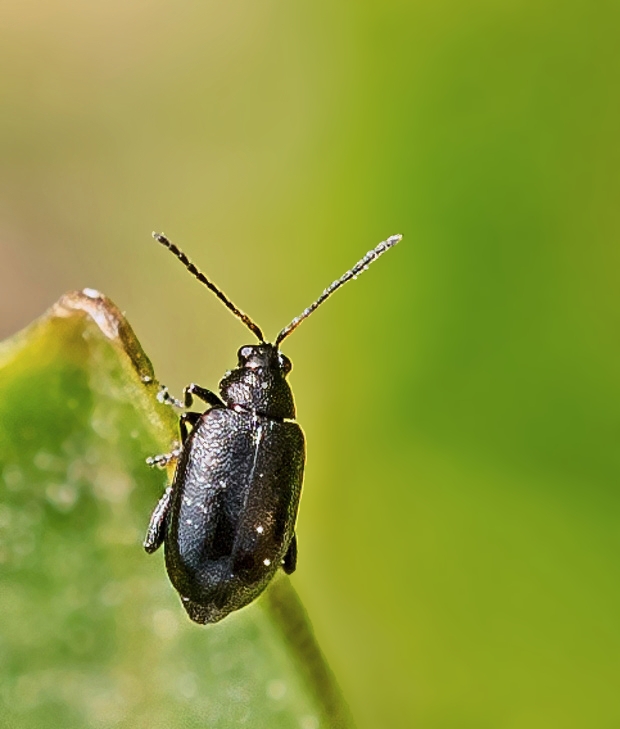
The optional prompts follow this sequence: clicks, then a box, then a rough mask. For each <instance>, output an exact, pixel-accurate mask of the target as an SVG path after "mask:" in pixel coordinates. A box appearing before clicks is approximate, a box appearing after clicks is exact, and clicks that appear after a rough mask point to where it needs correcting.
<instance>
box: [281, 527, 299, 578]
mask: <svg viewBox="0 0 620 729" xmlns="http://www.w3.org/2000/svg"><path fill="white" fill-rule="evenodd" d="M282 569H283V570H284V572H285V573H286V574H287V575H292V574H293V572H295V570H296V569H297V534H293V538H292V539H291V543H290V544H289V545H288V551H287V552H286V554H285V555H284V559H283V560H282Z"/></svg>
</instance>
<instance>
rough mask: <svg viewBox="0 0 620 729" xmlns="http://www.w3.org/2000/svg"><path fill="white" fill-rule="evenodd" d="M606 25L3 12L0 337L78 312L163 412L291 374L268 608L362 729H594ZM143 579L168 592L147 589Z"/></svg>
mask: <svg viewBox="0 0 620 729" xmlns="http://www.w3.org/2000/svg"><path fill="white" fill-rule="evenodd" d="M619 22H620V8H619V6H618V4H617V3H607V2H594V3H592V2H586V1H585V0H583V1H582V2H562V3H560V2H543V3H540V2H536V3H534V2H520V3H519V2H504V3H499V2H494V3H493V2H471V3H458V2H455V1H454V0H447V1H446V2H436V3H432V4H429V3H419V2H403V0H400V1H399V0H384V2H367V1H366V2H364V1H362V2H349V3H347V2H341V1H339V0H336V1H335V2H334V1H332V2H329V3H328V2H322V1H321V2H301V3H299V2H297V3H291V2H280V1H278V0H271V1H270V2H255V1H253V2H250V1H248V0H232V1H229V2H212V1H208V2H205V1H203V2H190V1H186V0H177V1H176V2H172V0H159V1H157V2H156V1H154V0H153V1H151V2H148V1H147V0H124V1H123V2H118V1H117V0H111V1H110V2H107V3H104V4H101V3H97V4H96V3H92V2H78V1H77V0H74V1H73V2H71V1H69V0H65V1H64V2H63V1H61V0H49V1H48V2H32V1H31V0H21V1H20V2H15V1H13V2H9V3H5V4H4V6H3V10H2V20H1V21H0V65H1V69H2V71H1V74H0V106H1V108H0V150H1V152H0V154H1V160H2V163H1V165H0V185H1V187H0V254H1V261H2V265H1V266H0V334H2V335H8V334H10V333H12V332H14V331H16V330H17V329H19V328H21V327H22V326H24V325H25V324H27V323H28V322H29V321H30V320H31V319H32V318H34V317H35V316H37V315H38V314H40V313H41V312H42V311H43V310H44V309H45V308H47V306H49V305H50V304H51V303H52V302H53V301H54V300H55V299H56V298H58V297H59V296H60V294H62V293H63V292H64V291H66V290H69V289H74V288H82V287H84V286H91V287H95V288H98V289H100V290H102V291H104V292H105V293H106V294H107V295H109V296H110V297H111V298H112V299H113V300H114V301H115V302H116V303H117V304H118V305H119V307H120V308H121V309H123V310H124V311H125V312H126V313H127V316H128V318H129V320H130V322H131V323H132V325H133V326H134V328H135V330H136V333H137V335H138V337H139V338H140V339H141V342H142V344H143V346H144V348H145V349H146V351H147V352H148V353H149V355H150V356H151V358H152V360H153V362H154V365H155V368H156V372H157V375H158V377H159V378H160V379H161V380H163V381H164V382H166V383H167V384H168V385H169V386H170V387H171V389H173V391H175V392H177V393H178V392H180V389H181V388H182V386H183V385H184V384H186V383H187V382H190V381H197V382H199V383H201V384H203V385H205V386H208V387H214V386H215V385H216V383H217V381H218V380H219V378H220V377H221V375H222V373H223V372H224V371H225V370H226V369H228V368H229V367H230V366H231V365H233V364H234V361H235V351H236V348H237V347H238V346H240V345H242V344H245V343H248V342H249V341H251V337H249V336H248V333H247V332H246V331H244V329H243V328H242V327H241V326H240V325H239V324H238V323H237V322H236V321H235V320H234V319H233V318H232V317H231V316H230V314H229V313H227V312H226V310H225V309H224V308H223V307H222V306H221V305H220V304H219V303H218V302H217V301H216V300H215V298H214V297H213V296H211V295H210V294H209V293H208V292H207V291H205V290H203V289H202V288H201V287H200V286H199V285H198V284H197V283H196V282H195V281H193V280H192V279H191V278H190V277H189V276H188V275H187V274H186V273H185V272H183V270H182V269H181V267H180V265H179V264H178V263H177V262H176V261H174V260H173V259H172V257H170V256H169V255H168V254H166V253H165V252H164V251H163V250H161V249H160V248H159V247H158V246H157V244H156V243H154V242H153V241H152V240H151V238H150V233H151V230H153V229H155V230H163V231H165V232H166V233H167V234H168V235H169V236H170V237H171V238H172V239H173V240H174V241H175V242H176V243H178V244H179V245H180V246H181V247H182V248H184V249H185V250H186V252H187V253H188V255H189V256H190V258H192V259H193V260H195V261H196V262H197V263H198V264H199V265H200V266H201V267H202V268H204V269H205V270H206V271H207V272H208V273H209V275H210V276H211V277H212V278H213V279H214V280H215V281H216V282H217V283H218V284H219V285H220V286H221V287H222V288H223V289H224V290H225V291H226V292H227V293H228V294H229V295H230V297H231V298H232V299H233V300H234V301H235V302H236V303H237V304H238V305H239V306H240V307H241V308H243V309H245V310H246V311H248V313H250V315H251V316H252V317H253V318H255V319H256V320H257V321H258V322H259V323H260V324H261V326H262V327H263V328H264V329H265V330H266V332H267V333H268V335H269V336H271V337H273V336H274V335H275V333H276V332H277V331H278V330H279V329H280V328H281V327H282V326H284V324H286V323H287V322H288V321H289V320H290V319H291V318H292V317H293V316H295V315H296V314H298V313H299V312H300V311H301V310H302V309H303V308H304V307H305V306H306V305H307V304H309V303H310V301H311V300H312V299H313V298H314V297H315V296H316V295H317V294H318V293H320V291H321V290H322V289H323V287H324V286H325V285H326V284H328V283H329V282H331V281H332V280H333V279H334V278H336V277H337V276H339V275H340V274H341V273H342V272H343V271H344V270H345V269H346V268H348V267H349V266H350V265H351V264H352V263H353V262H355V261H356V260H357V259H358V258H359V257H360V256H361V255H362V254H363V253H364V252H365V251H366V250H367V249H369V248H371V247H373V246H374V245H375V244H376V243H378V242H379V241H380V240H382V239H384V238H385V237H386V236H388V235H390V234H392V233H403V234H404V235H405V239H404V240H403V242H402V243H401V244H400V245H399V246H398V247H397V248H396V249H395V250H394V251H393V252H391V253H390V254H389V255H387V256H386V257H385V258H383V259H382V260H381V261H380V262H379V263H378V264H377V265H376V266H373V268H372V269H371V271H370V272H369V273H368V274H366V275H365V276H364V277H363V278H362V279H360V280H359V281H358V282H357V283H355V284H351V285H350V286H349V287H348V289H345V291H343V292H342V293H339V294H338V296H336V297H335V298H334V299H333V300H332V301H331V302H330V303H329V304H328V305H326V306H325V307H324V308H323V309H322V310H321V311H320V312H318V313H317V314H316V315H315V316H314V317H313V318H312V319H311V320H309V321H308V322H306V323H304V325H303V327H302V328H300V330H299V331H298V332H296V333H295V334H294V336H292V337H291V339H290V340H287V342H286V346H285V348H284V349H285V351H286V354H287V355H289V356H290V357H291V359H292V360H293V362H294V365H295V367H294V371H293V374H292V376H291V380H292V383H293V386H294V390H295V394H296V398H297V407H298V415H299V420H300V422H301V424H302V426H303V427H304V429H305V432H306V435H307V439H308V444H309V447H308V467H307V472H306V480H305V491H304V496H303V502H302V509H301V513H300V518H299V539H300V562H299V569H298V571H297V573H296V574H295V575H294V577H293V582H294V585H295V587H296V588H297V590H298V591H299V593H300V594H301V596H302V598H303V601H304V603H305V605H306V607H307V609H308V610H309V613H310V616H311V618H312V621H313V623H314V626H315V629H316V633H317V637H318V640H319V642H320V643H321V645H322V647H323V649H324V651H325V653H326V655H327V657H328V659H329V661H330V663H331V665H332V667H333V669H334V671H335V673H336V675H337V676H338V678H339V680H340V683H341V685H342V688H343V690H344V693H345V695H346V696H347V698H348V700H349V703H350V705H351V708H352V711H353V713H354V715H355V717H356V719H357V722H358V724H359V727H360V729H370V728H371V727H394V728H395V729H401V728H403V729H404V728H405V727H421V728H423V729H453V728H454V729H466V728H469V727H471V728H472V729H473V728H474V727H475V728H476V729H479V728H486V727H488V728H496V727H500V728H502V729H504V728H506V729H521V728H523V729H525V728H526V727H527V728H528V729H533V728H536V727H545V728H547V727H555V726H558V727H560V726H561V727H563V728H564V727H585V726H587V727H589V728H591V727H597V728H598V727H601V728H605V729H607V728H610V729H611V727H617V726H618V725H620V696H619V695H618V679H619V678H620V622H619V617H618V615H619V610H620V588H619V586H618V578H619V577H620V569H619V568H618V551H619V548H620V529H619V520H618V511H619V506H620V498H619V494H618V490H619V475H620V448H619V447H618V442H617V438H618V433H619V428H618V426H619V425H620V378H619V377H618V365H619V364H620V343H619V342H620V338H619V337H618V324H619V320H620V296H619V293H618V292H619V287H618V283H617V280H618V269H619V264H620V248H619V247H618V245H617V238H618V228H619V226H620V215H619V206H618V194H619V192H620V174H619V170H620V154H619V151H620V145H619V143H618V128H619V124H620V94H619V93H618V90H619V88H620V86H619V84H620V53H619V51H618V47H619V46H618V44H619V40H620V38H619V36H620V32H619V30H618V28H619V27H620V25H619ZM162 579H164V577H163V575H162Z"/></svg>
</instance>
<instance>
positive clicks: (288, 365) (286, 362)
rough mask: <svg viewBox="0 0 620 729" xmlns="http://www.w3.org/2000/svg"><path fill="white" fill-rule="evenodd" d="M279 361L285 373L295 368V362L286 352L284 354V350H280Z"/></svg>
mask: <svg viewBox="0 0 620 729" xmlns="http://www.w3.org/2000/svg"><path fill="white" fill-rule="evenodd" d="M278 361H279V362H280V368H281V369H282V372H284V374H285V375H288V373H289V372H290V371H291V370H292V369H293V363H292V362H291V360H290V359H289V358H288V357H287V356H286V355H285V354H282V352H278Z"/></svg>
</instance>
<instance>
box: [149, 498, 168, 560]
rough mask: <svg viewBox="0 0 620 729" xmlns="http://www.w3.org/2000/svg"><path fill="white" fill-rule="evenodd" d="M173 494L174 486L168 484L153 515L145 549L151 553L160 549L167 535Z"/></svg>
mask: <svg viewBox="0 0 620 729" xmlns="http://www.w3.org/2000/svg"><path fill="white" fill-rule="evenodd" d="M171 496H172V487H171V486H168V488H167V489H166V490H165V491H164V495H163V496H162V497H161V499H160V500H159V503H158V504H157V506H156V507H155V510H154V511H153V513H152V515H151V521H150V522H149V528H148V529H147V530H146V537H144V549H146V551H147V552H148V553H149V554H152V553H153V552H155V551H156V550H158V549H159V548H160V547H161V545H162V543H163V541H164V537H165V535H166V518H167V516H168V511H169V509H170V498H171Z"/></svg>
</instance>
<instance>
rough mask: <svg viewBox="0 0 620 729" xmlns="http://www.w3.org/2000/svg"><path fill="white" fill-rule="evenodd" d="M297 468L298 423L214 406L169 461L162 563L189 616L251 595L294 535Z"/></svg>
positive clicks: (209, 616)
mask: <svg viewBox="0 0 620 729" xmlns="http://www.w3.org/2000/svg"><path fill="white" fill-rule="evenodd" d="M303 467H304V437H303V433H302V431H301V428H300V427H299V426H298V425H297V424H296V423H291V422H282V421H277V420H272V419H270V418H266V417H263V416H260V415H251V414H248V413H244V412H235V411H234V410H232V409H229V408H218V407H216V408H212V409H211V410H208V411H207V412H206V413H204V415H203V416H202V417H201V419H200V421H199V423H198V424H197V425H196V427H195V428H194V430H193V431H192V433H191V434H190V436H189V438H188V440H187V442H186V444H185V446H184V448H183V453H182V455H181V459H180V461H179V464H178V466H177V471H176V476H175V480H174V485H173V489H172V503H171V508H170V518H169V520H168V528H167V532H166V539H165V551H166V567H167V570H168V575H169V576H170V581H171V582H172V584H173V585H174V587H175V588H176V589H177V591H178V592H179V594H180V596H181V600H182V601H183V605H184V607H185V609H186V610H187V612H188V614H189V616H190V617H191V619H192V620H194V621H196V622H198V623H213V622H216V621H218V620H221V619H222V618H223V617H225V616H226V615H228V613H230V612H232V611H233V610H237V609H238V608H241V607H243V606H244V605H247V604H248V603H249V602H251V601H252V600H253V599H254V598H255V597H257V595H259V594H260V593H261V592H262V591H263V590H264V589H265V587H266V586H267V584H268V583H269V581H270V580H271V579H272V577H273V576H274V574H275V572H276V570H277V569H278V568H279V567H280V565H281V564H282V561H283V559H284V556H285V554H286V552H287V550H288V548H289V545H290V543H291V540H292V538H293V533H294V527H295V518H296V515H297V508H298V505H299V497H300V494H301V484H302V478H303Z"/></svg>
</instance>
